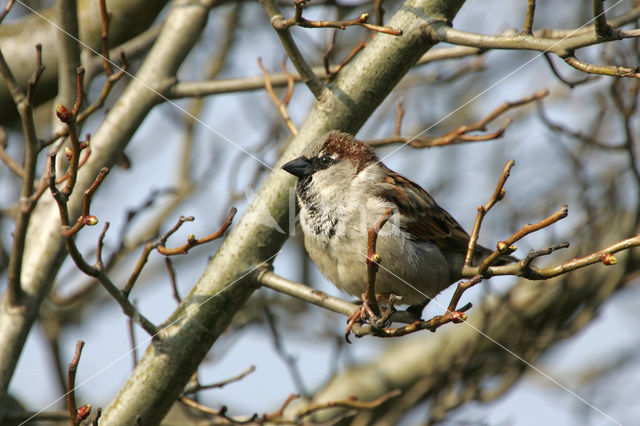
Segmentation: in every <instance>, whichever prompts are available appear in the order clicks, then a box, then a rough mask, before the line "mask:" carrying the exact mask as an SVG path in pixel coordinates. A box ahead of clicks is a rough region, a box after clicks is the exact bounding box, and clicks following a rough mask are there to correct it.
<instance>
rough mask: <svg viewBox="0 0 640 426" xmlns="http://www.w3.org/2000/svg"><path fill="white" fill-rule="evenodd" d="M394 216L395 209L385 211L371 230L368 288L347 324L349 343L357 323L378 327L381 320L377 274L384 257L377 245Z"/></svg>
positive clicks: (368, 254) (389, 308) (368, 244)
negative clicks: (383, 230)
mask: <svg viewBox="0 0 640 426" xmlns="http://www.w3.org/2000/svg"><path fill="white" fill-rule="evenodd" d="M392 214H393V209H392V208H391V207H389V208H388V209H386V210H385V211H384V213H383V214H382V216H380V218H379V219H378V221H377V222H376V223H375V224H374V225H373V226H372V227H371V228H370V229H369V233H368V238H367V261H366V262H367V288H366V290H365V292H364V293H362V306H361V307H360V308H358V309H356V310H355V311H354V312H353V313H352V314H351V315H350V316H349V321H348V322H347V328H346V330H345V332H344V337H345V339H346V340H347V342H349V333H351V329H352V328H353V326H354V324H355V323H356V322H357V321H361V320H367V319H368V320H369V321H370V322H371V324H375V325H378V322H379V320H380V317H379V313H380V312H379V311H380V310H379V308H378V303H377V299H376V274H377V272H378V268H380V262H382V257H381V256H380V255H379V254H378V253H376V244H377V241H378V233H379V232H380V230H381V229H382V227H383V226H384V225H385V224H386V223H387V221H388V220H389V219H390V218H391V215H392ZM387 309H388V311H387V313H388V315H384V316H383V318H384V320H385V321H386V320H387V319H388V317H389V315H390V313H391V311H392V309H393V306H392V305H391V304H390V306H388V307H387Z"/></svg>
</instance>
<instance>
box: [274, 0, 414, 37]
mask: <svg viewBox="0 0 640 426" xmlns="http://www.w3.org/2000/svg"><path fill="white" fill-rule="evenodd" d="M305 2H306V0H295V1H294V3H293V7H294V8H295V14H294V16H293V17H291V18H289V19H285V18H284V17H280V19H275V20H274V19H272V20H271V23H272V24H273V27H274V28H275V29H277V30H285V29H287V28H289V27H293V26H294V25H297V26H299V27H303V28H339V29H341V30H344V29H346V28H347V27H350V26H354V25H355V26H361V27H364V28H367V29H369V30H371V31H376V32H379V33H384V34H389V35H394V36H401V35H402V30H397V29H395V28H391V27H383V26H380V25H373V24H369V23H368V22H367V21H368V20H369V14H368V13H362V14H361V15H360V16H358V17H357V18H356V19H348V20H344V21H310V20H308V19H305V18H303V17H302V9H303V7H304V4H305Z"/></svg>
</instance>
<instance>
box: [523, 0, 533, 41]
mask: <svg viewBox="0 0 640 426" xmlns="http://www.w3.org/2000/svg"><path fill="white" fill-rule="evenodd" d="M535 12H536V0H528V2H527V14H526V15H525V17H524V25H523V26H522V34H527V35H531V34H533V32H532V31H531V28H532V27H533V17H534V15H535Z"/></svg>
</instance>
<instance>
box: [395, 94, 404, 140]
mask: <svg viewBox="0 0 640 426" xmlns="http://www.w3.org/2000/svg"><path fill="white" fill-rule="evenodd" d="M403 118H404V108H403V107H402V101H399V102H398V103H397V105H396V125H395V127H394V135H395V136H400V133H401V130H402V119H403Z"/></svg>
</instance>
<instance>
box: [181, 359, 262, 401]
mask: <svg viewBox="0 0 640 426" xmlns="http://www.w3.org/2000/svg"><path fill="white" fill-rule="evenodd" d="M254 371H256V367H255V365H250V366H249V368H247V369H246V370H245V371H243V372H242V373H240V374H238V375H235V376H233V377H229V378H228V379H225V380H223V381H221V382H217V383H211V384H209V385H201V384H200V383H196V384H195V385H193V386H189V387H186V388H185V389H184V392H183V393H182V394H183V395H189V394H192V393H196V392H200V391H202V390H207V389H216V388H223V387H225V386H227V385H228V384H231V383H235V382H239V381H240V380H242V379H244V378H245V377H247V376H248V375H249V374H251V373H253V372H254Z"/></svg>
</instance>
